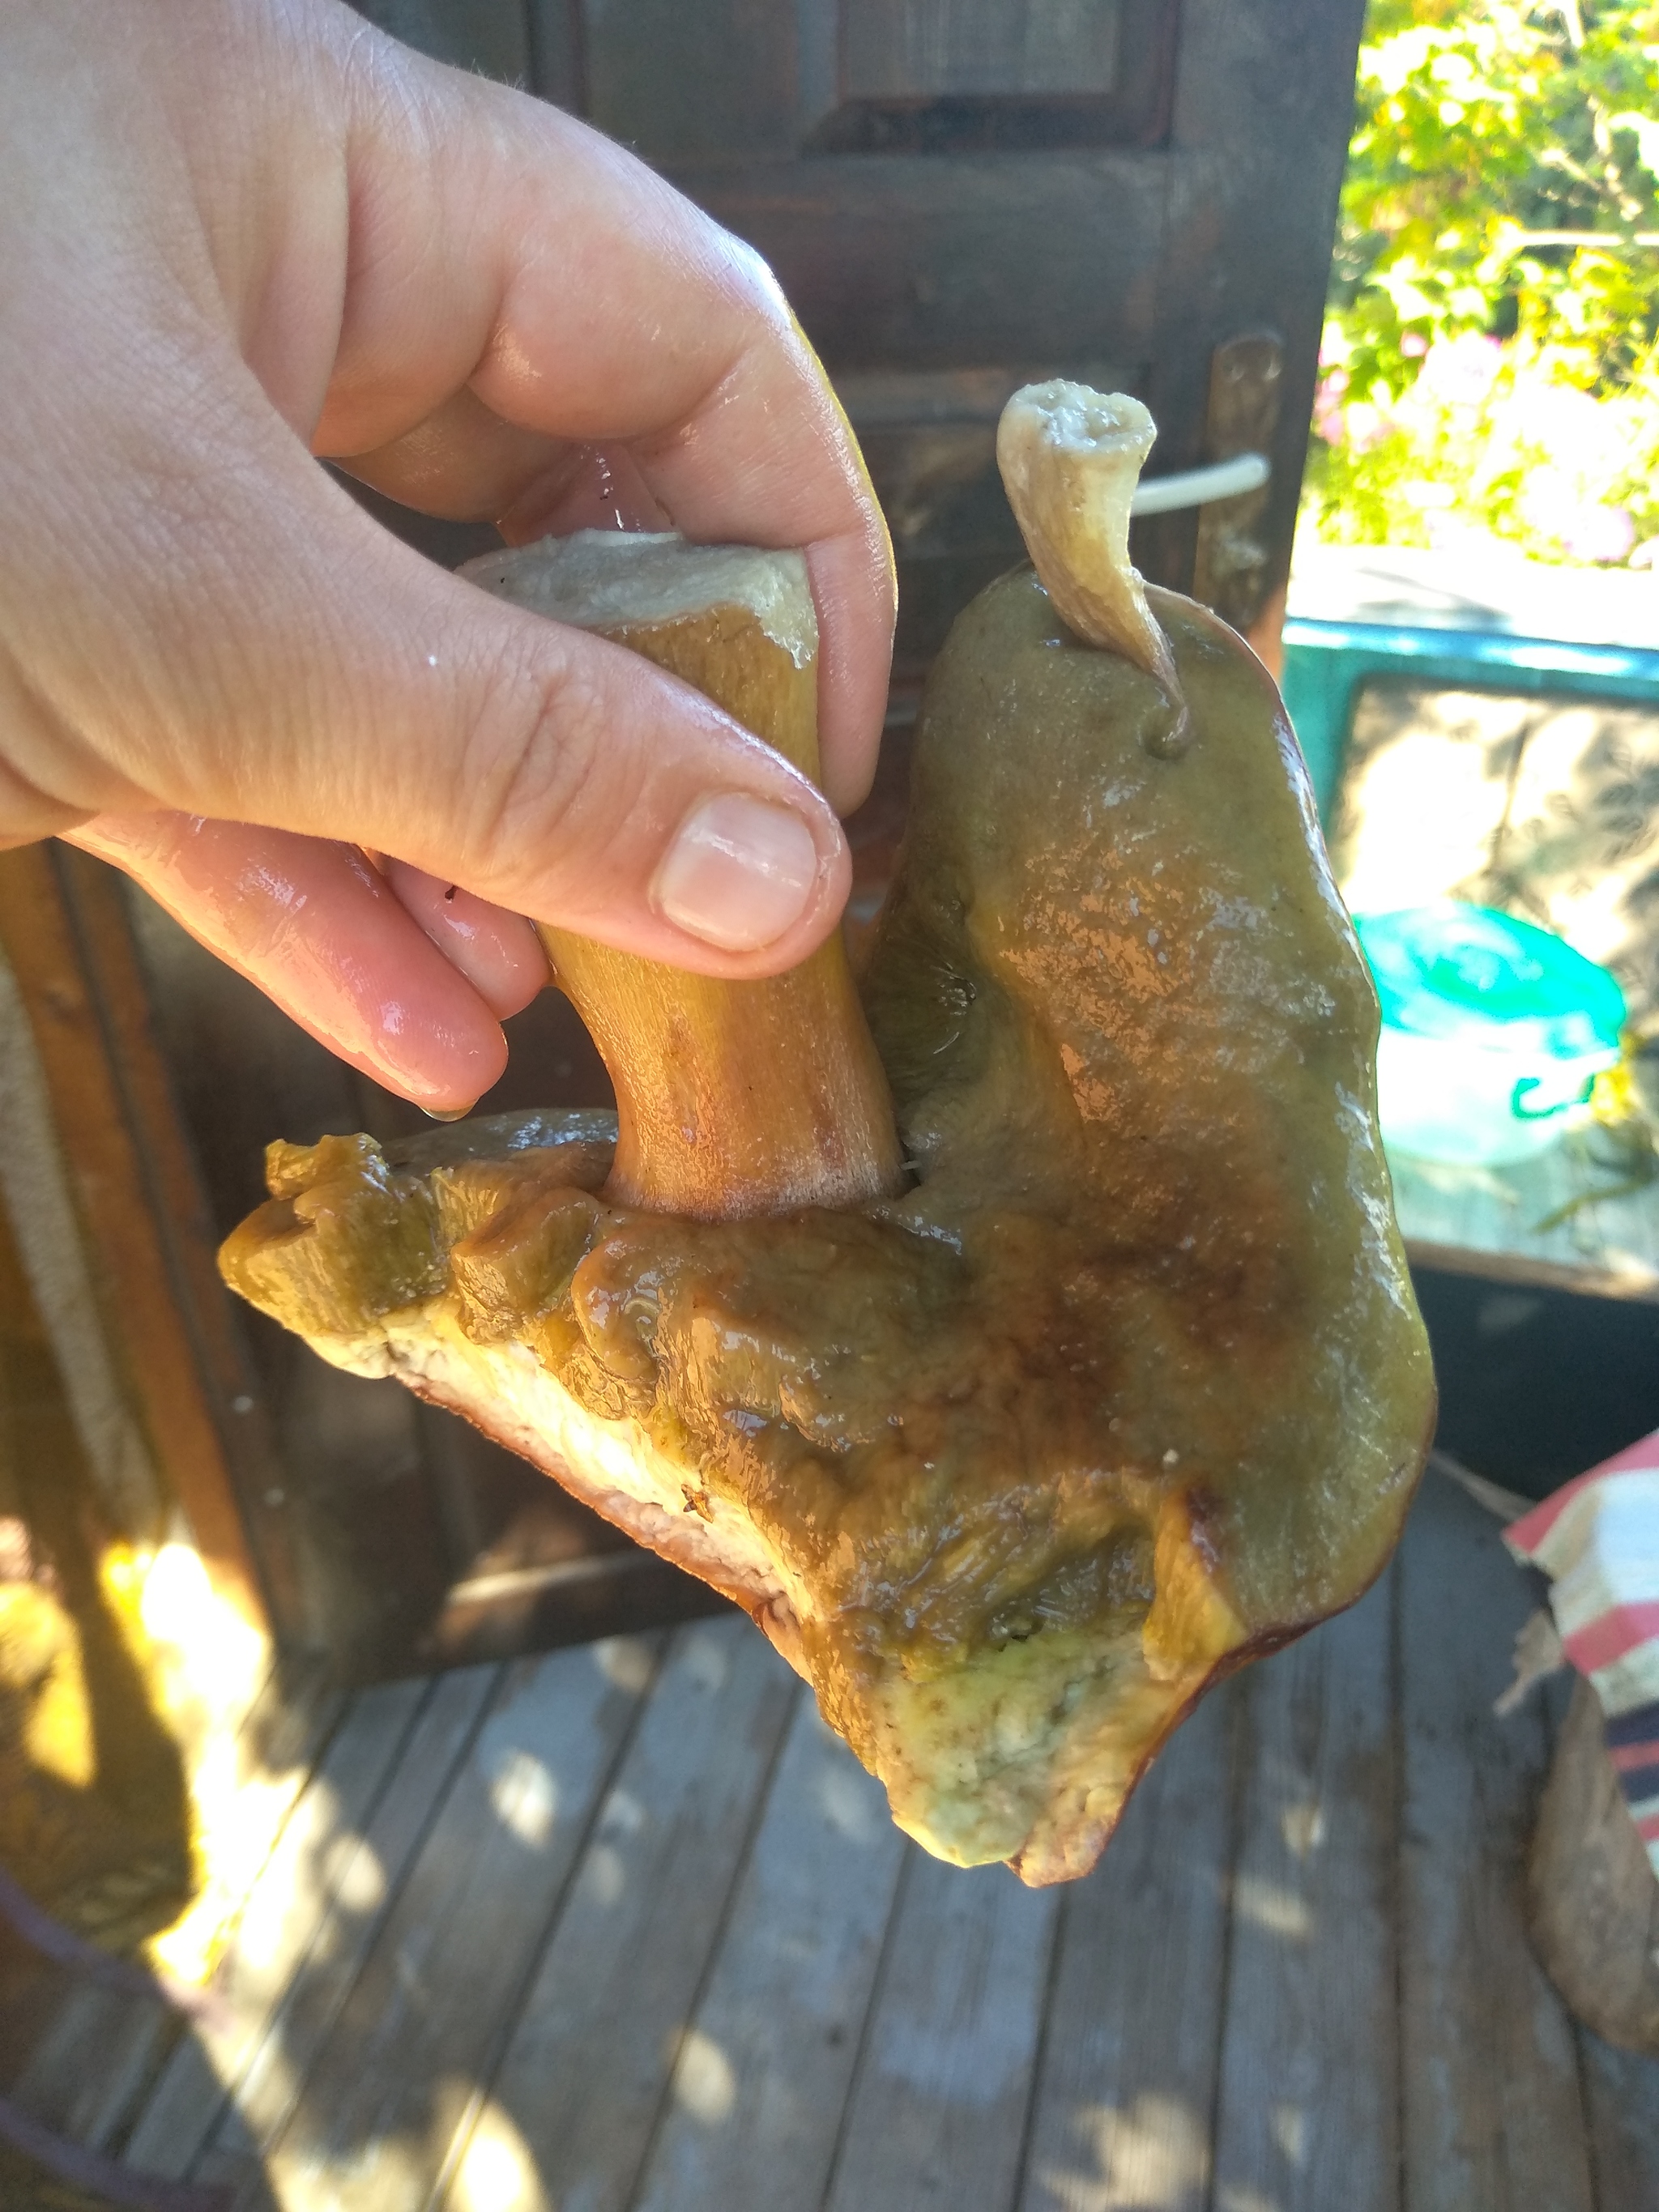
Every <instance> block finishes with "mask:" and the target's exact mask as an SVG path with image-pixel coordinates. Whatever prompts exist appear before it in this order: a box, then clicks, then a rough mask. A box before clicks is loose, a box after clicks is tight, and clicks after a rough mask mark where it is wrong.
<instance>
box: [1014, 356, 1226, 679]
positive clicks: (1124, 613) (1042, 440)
mask: <svg viewBox="0 0 1659 2212" xmlns="http://www.w3.org/2000/svg"><path fill="white" fill-rule="evenodd" d="M1157 435H1158V426H1157V425H1156V424H1155V423H1154V422H1153V421H1152V416H1150V415H1149V414H1148V413H1147V411H1146V409H1145V408H1144V407H1143V406H1142V405H1141V404H1140V402H1139V400H1138V399H1131V398H1128V396H1127V394H1126V393H1124V392H1093V391H1091V389H1090V388H1089V386H1087V385H1086V384H1067V383H1066V382H1064V381H1063V380H1060V379H1059V378H1056V379H1055V380H1054V381H1053V382H1051V383H1048V384H1028V385H1025V386H1023V388H1022V389H1021V390H1019V391H1018V392H1015V394H1014V396H1013V398H1012V399H1011V400H1010V401H1009V402H1008V404H1007V406H1006V408H1005V409H1004V410H1003V413H1002V420H1001V422H1000V423H999V425H998V426H997V465H998V466H999V468H1000V470H1001V471H1002V481H1003V484H1004V486H1005V488H1006V491H1007V494H1008V503H1009V505H1010V506H1011V507H1012V508H1013V510H1014V519H1015V520H1016V521H1017V522H1018V525H1019V527H1020V533H1021V535H1022V536H1023V537H1024V540H1025V545H1026V550H1027V551H1028V552H1029V553H1030V556H1031V565H1032V566H1033V568H1036V572H1037V574H1038V576H1039V578H1040V579H1041V580H1042V586H1043V589H1044V590H1045V591H1046V592H1048V596H1049V598H1050V599H1052V600H1053V601H1054V605H1055V606H1056V607H1057V608H1058V609H1059V610H1060V617H1061V619H1062V620H1063V621H1064V622H1065V623H1066V627H1067V628H1068V629H1073V630H1075V631H1076V633H1077V635H1079V637H1080V638H1082V639H1083V640H1084V641H1085V643H1086V644H1089V645H1094V646H1099V647H1103V649H1104V650H1105V651H1107V652H1109V653H1121V655H1122V656H1123V658H1124V659H1126V660H1128V661H1133V664H1134V665H1135V666H1136V667H1137V668H1140V669H1144V670H1145V671H1146V674H1147V675H1148V676H1150V677H1152V678H1154V679H1155V680H1156V681H1157V682H1158V683H1159V684H1162V685H1163V687H1164V690H1165V692H1166V693H1167V694H1168V695H1169V697H1170V702H1171V704H1172V705H1175V706H1176V707H1177V708H1179V707H1181V706H1182V705H1183V703H1184V702H1182V693H1181V681H1180V678H1178V677H1177V676H1176V665H1175V660H1174V659H1173V657H1172V655H1171V653H1170V641H1169V640H1168V639H1167V638H1166V637H1165V636H1164V632H1163V631H1162V630H1161V629H1159V628H1158V623H1157V621H1156V620H1155V618H1154V617H1153V614H1152V609H1151V608H1150V607H1149V606H1148V605H1147V604H1146V591H1145V588H1144V587H1143V586H1142V584H1141V580H1140V574H1139V570H1138V569H1136V568H1133V566H1132V565H1131V563H1130V560H1129V502H1130V501H1132V500H1133V497H1134V492H1135V484H1136V483H1137V481H1138V480H1139V476H1140V471H1141V465H1142V464H1143V463H1144V462H1145V460H1146V456H1147V454H1148V453H1150V452H1151V451H1152V441H1153V439H1154V438H1156V437H1157Z"/></svg>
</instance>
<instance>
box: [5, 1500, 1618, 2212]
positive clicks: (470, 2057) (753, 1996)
mask: <svg viewBox="0 0 1659 2212" xmlns="http://www.w3.org/2000/svg"><path fill="white" fill-rule="evenodd" d="M1496 1531H1497V1524H1496V1522H1493V1521H1492V1520H1490V1519H1489V1518H1488V1517H1487V1516H1486V1515H1485V1514H1483V1513H1482V1512H1481V1510H1480V1509H1479V1508H1477V1507H1476V1506H1475V1505H1474V1504H1472V1503H1471V1502H1470V1501H1469V1500H1468V1498H1465V1497H1464V1496H1463V1495H1462V1493H1461V1492H1457V1491H1455V1489H1453V1488H1452V1486H1450V1485H1449V1484H1448V1483H1446V1482H1445V1481H1443V1480H1439V1479H1437V1478H1431V1487H1430V1488H1429V1489H1428V1490H1427V1491H1426V1492H1425V1497H1424V1499H1423V1501H1422V1504H1421V1505H1420V1507H1419V1510H1418V1513H1417V1515H1416V1516H1414V1519H1413V1525H1412V1528H1411V1530H1410V1532H1409V1534H1408V1537H1407V1547H1406V1551H1405V1554H1404V1556H1403V1559H1402V1562H1401V1565H1399V1566H1397V1567H1396V1568H1395V1569H1392V1570H1390V1571H1389V1574H1388V1575H1387V1576H1386V1577H1384V1579H1383V1582H1382V1583H1380V1584H1379V1585H1378V1587H1377V1588H1376V1589H1375V1590H1374V1591H1373V1592H1372V1593H1371V1594H1370V1595H1369V1596H1368V1597H1367V1598H1365V1599H1364V1601H1362V1603H1361V1604H1360V1605H1359V1606H1358V1607H1355V1608H1354V1610H1353V1611H1352V1613H1348V1614H1346V1615H1345V1616H1343V1617H1342V1619H1341V1620H1339V1621H1337V1622H1335V1623H1333V1624H1331V1625H1329V1626H1327V1627H1326V1628H1325V1629H1322V1630H1321V1631H1318V1632H1316V1633H1315V1634H1314V1635H1313V1636H1310V1637H1309V1638H1304V1640H1303V1641H1302V1642H1301V1643H1300V1644H1297V1645H1295V1646H1292V1647H1291V1649H1290V1650H1287V1651H1285V1652H1284V1653H1282V1654H1280V1655H1279V1656H1278V1657H1276V1658H1274V1659H1272V1660H1270V1661H1267V1662H1264V1663H1262V1664H1261V1665H1259V1666H1257V1667H1255V1668H1251V1669H1249V1670H1248V1671H1247V1672H1246V1673H1245V1674H1243V1675H1242V1676H1239V1677H1237V1678H1236V1679H1235V1680H1233V1681H1231V1682H1230V1683H1228V1684H1227V1685H1225V1686H1224V1687H1223V1688H1222V1689H1221V1690H1219V1691H1218V1692H1216V1693H1215V1694H1214V1695H1213V1696H1212V1697H1211V1698H1210V1699H1207V1700H1206V1702H1205V1704H1204V1705H1202V1706H1201V1707H1200V1710H1199V1711H1198V1712H1197V1714H1196V1715H1195V1716H1194V1717H1193V1719H1192V1720H1190V1721H1189V1722H1188V1723H1187V1725H1186V1726H1185V1727H1184V1728H1183V1729H1182V1731H1181V1732H1180V1734H1179V1735H1178V1736H1177V1737H1176V1740H1175V1741H1174V1743H1173V1744H1172V1746H1171V1747H1170V1750H1169V1751H1168V1752H1167V1753H1165V1755H1164V1758H1163V1759H1161V1760H1160V1761H1159V1762H1158V1765H1157V1766H1156V1767H1155V1768H1154V1769H1153V1771H1152V1774H1151V1776H1150V1777H1149V1778H1148V1779H1147V1781H1146V1784H1144V1785H1143V1787H1142V1789H1141V1790H1140V1791H1139V1793H1138V1795H1137V1796H1136V1797H1135V1798H1134V1799H1133V1802H1132V1803H1131V1805H1130V1808H1129V1810H1128V1813H1127V1815H1126V1817H1125V1820H1124V1822H1123V1825H1122V1828H1121V1832H1120V1833H1119V1835H1118V1837H1117V1838H1116V1839H1115V1842H1114V1843H1113V1844H1112V1846H1111V1848H1110V1849H1109V1851H1108V1853H1107V1856H1106V1858H1105V1860H1104V1861H1103V1864H1102V1865H1101V1867H1100V1868H1099V1869H1097V1871H1096V1873H1095V1874H1093V1875H1091V1876H1090V1877H1089V1878H1088V1879H1087V1880H1086V1881H1082V1882H1079V1883H1076V1884H1073V1885H1071V1886H1069V1887H1062V1888H1058V1889H1051V1890H1046V1891H1030V1890H1027V1889H1024V1888H1023V1887H1021V1886H1020V1885H1019V1884H1018V1882H1016V1881H1014V1880H1013V1879H1012V1877H1011V1876H1009V1875H1007V1874H1006V1872H1005V1871H1004V1870H1003V1869H1000V1868H981V1869H975V1870H974V1871H972V1872H969V1873H963V1872H961V1871H958V1870H957V1869H952V1868H950V1867H946V1866H944V1865H941V1864H940V1863H938V1862H936V1861H933V1860H931V1859H928V1858H927V1857H925V1856H924V1855H923V1854H922V1853H921V1852H920V1851H919V1850H917V1849H916V1848H915V1846H914V1845H913V1844H909V1843H908V1842H906V1841H905V1839H904V1838H902V1837H901V1836H900V1835H899V1834H898V1833H897V1832H896V1830H895V1829H894V1828H893V1826H892V1825H891V1823H890V1820H888V1818H887V1816H886V1811H885V1808H884V1803H883V1800H882V1796H881V1792H880V1790H879V1789H878V1787H877V1785H876V1784H874V1783H873V1782H872V1780H871V1778H869V1777H868V1776H867V1775H866V1774H865V1773H864V1772H863V1771H862V1770H861V1769H860V1767H859V1766H858V1765H856V1764H855V1762H854V1760H853V1759H852V1758H851V1756H850V1754H849V1753H848V1752H847V1750H846V1748H845V1747H844V1746H842V1744H841V1743H840V1742H839V1741H837V1740H836V1738H835V1737H833V1736H832V1735H829V1732H828V1731H827V1730H826V1729H825V1728H824V1727H823V1723H822V1722H821V1721H820V1720H819V1718H818V1717H817V1711H816V1710H815V1708H814V1706H813V1705H812V1703H811V1699H810V1698H809V1697H808V1696H807V1695H806V1694H805V1692H804V1691H803V1690H802V1689H801V1687H800V1686H799V1683H798V1682H797V1681H796V1680H795V1678H794V1677H793V1675H792V1674H790V1673H789V1671H788V1669H787V1668H785V1667H784V1666H783V1665H782V1663H781V1662H780V1661H779V1660H778V1659H777V1657H776V1656H775V1654H774V1653H773V1652H772V1651H771V1650H770V1649H769V1646H768V1645H767V1644H765V1642H764V1641H763V1638H760V1637H759V1636H757V1634H756V1633H755V1632H754V1631H753V1630H752V1629H751V1628H750V1626H749V1624H748V1623H747V1622H746V1621H744V1620H740V1619H737V1618H732V1617H728V1618H726V1619H721V1620H707V1621H702V1622H698V1623H696V1624H694V1625H692V1626H688V1627H685V1628H682V1629H679V1630H678V1631H675V1632H671V1633H670V1634H668V1635H666V1636H663V1637H654V1636H653V1637H636V1638H622V1639H617V1640H615V1641H613V1642H611V1643H608V1644H599V1645H594V1646H591V1647H588V1648H586V1649H579V1650H567V1651H562V1652H557V1653H554V1654H552V1655H550V1656H547V1657H544V1658H540V1659H532V1660H525V1661H520V1662H515V1663H513V1664H512V1665H509V1666H507V1667H499V1668H497V1667H490V1668H471V1669H466V1670H462V1671H460V1672H458V1673H453V1674H447V1675H444V1676H441V1677H438V1678H436V1679H435V1680H430V1681H410V1682H394V1683H389V1684H386V1685H383V1686H379V1687H377V1688H374V1689H370V1690H366V1691H363V1692H359V1693H357V1694H356V1696H354V1697H352V1698H350V1699H341V1698H340V1697H339V1696H338V1695H337V1694H331V1693H329V1692H325V1691H323V1690H320V1689H313V1691H312V1692H310V1693H309V1695H308V1696H306V1695H302V1696H301V1697H300V1698H299V1699H298V1700H297V1701H296V1702H295V1703H294V1704H293V1705H290V1706H289V1707H288V1708H285V1709H284V1710H283V1711H282V1713H281V1714H280V1716H279V1715H278V1714H277V1713H276V1711H274V1710H272V1711H267V1712H266V1713H265V1715H264V1719H263V1721H260V1720H258V1717H257V1716H256V1720H255V1722H254V1723H251V1725H255V1726H258V1727H259V1728H262V1729H264V1735H265V1741H268V1743H269V1744H270V1747H271V1749H272V1754H273V1763H272V1765H271V1769H270V1777H269V1778H267V1780H266V1782H265V1784H264V1785H263V1787H264V1792H265V1794H264V1795H263V1796H260V1795H258V1794H257V1793H256V1794H255V1796H253V1797H252V1798H251V1799H250V1803H251V1804H258V1805H259V1806H261V1807H262V1808H264V1809H263V1812H262V1813H261V1814H260V1817H261V1819H263V1820H264V1823H265V1829H264V1848H263V1850H262V1852H261V1854H260V1861H259V1864H258V1868H257V1869H256V1871H255V1872H254V1874H253V1875H252V1877H251V1879H250V1881H249V1884H248V1887H247V1890H246V1895H245V1896H244V1898H243V1899H241V1900H240V1915H239V1918H238V1922H237V1928H236V1934H235V1937H234V1942H233V1943H232V1944H231V1946H230V1948H229V1949H228V1953H227V1954H226V1956H225V1958H224V1960H223V1961H222V1965H221V1967H220V1970H219V1973H218V1976H217V1978H216V1984H215V1991H216V2000H217V2002H216V2009H215V2011H214V2012H213V2013H212V2014H211V2015H210V2016H209V2017H207V2018H205V2019H204V2020H202V2021H197V2022H195V2023H193V2024H192V2025H191V2027H189V2028H188V2029H187V2030H185V2031H184V2032H183V2033H180V2031H179V2027H178V2023H177V2022H176V2021H175V2020H173V2018H171V2017H170V2016H168V2015H166V2014H165V2013H164V2012H163V2011H162V2010H161V2008H159V2007H158V2008H155V2010H154V2011H153V2012H151V2013H149V2014H148V2015H145V2014H143V2008H142V2007H139V2008H137V2009H136V2010H135V2008H134V2006H133V2004H132V2002H131V2000H121V2001H120V2002H117V2001H115V2000H114V1999H112V1998H111V1997H110V1996H108V1995H107V1994H104V1995H102V1996H99V1997H98V1998H97V1999H96V2000H95V2001H94V2000H93V1999H91V1998H89V1997H88V1993H87V1992H85V1991H77V1992H74V1993H72V1994H71V1995H70V1996H67V1997H66V1998H65V1999H64V2003H63V2006H62V2008H61V2010H60V2013H59V2015H58V2018H57V2019H56V2020H55V2021H51V2022H48V2023H47V2024H46V2027H45V2029H44V2032H43V2033H41V2034H40V2036H39V2037H38V2039H37V2042H36V2047H35V2050H34V2053H33V2059H32V2061H31V2062H30V2063H29V2065H28V2066H27V2067H26V2068H25V2069H24V2072H23V2075H22V2076H21V2079H20V2080H19V2081H16V2082H15V2083H14V2084H13V2092H14V2093H15V2095H16V2096H17V2097H18V2098H19V2100H20V2101H24V2102H26V2103H27V2105H28V2106H29V2108H30V2109H32V2110H34V2111H37V2112H40V2113H41V2114H42V2116H43V2117H46V2118H50V2120H51V2121H52V2124H54V2125H58V2126H61V2127H64V2128H65V2129H66V2130H68V2131H70V2132H71V2133H74V2134H76V2135H77V2136H79V2137H80V2138H81V2139H82V2140H83V2141H86V2142H96V2143H98V2144H99V2145H100V2146H101V2147H102V2148H104V2149H105V2150H106V2151H108V2152H113V2153H116V2154H119V2155H121V2156H123V2157H125V2160H127V2162H128V2164H129V2165H130V2166H131V2167H132V2168H134V2169H135V2170H143V2171H145V2172H149V2173H150V2174H152V2175H170V2176H173V2177H175V2178H177V2179H181V2180H195V2181H199V2182H207V2183H215V2182H216V2183H218V2184H220V2185H223V2186H225V2187H226V2188H228V2191H230V2201H231V2203H232V2205H233V2206H234V2212H889V2208H892V2212H927V2208H930V2207H938V2208H939V2212H1334V2208H1336V2207H1340V2209H1341V2212H1402V2208H1403V2212H1539V2208H1541V2207H1543V2206H1546V2205H1547V2206H1548V2207H1549V2208H1550V2212H1634V2209H1635V2207H1636V2206H1638V2204H1645V2203H1648V2202H1650V2201H1651V2202H1659V2066H1655V2065H1653V2064H1651V2063H1646V2062H1642V2061H1638V2060H1633V2059H1626V2058H1624V2057H1620V2056H1619V2055H1618V2054H1615V2053H1613V2052H1611V2051H1607V2048H1606V2047H1605V2046H1603V2045H1599V2044H1597V2043H1596V2042H1595V2040H1594V2039H1592V2038H1589V2037H1588V2036H1584V2035H1582V2034H1580V2033H1578V2032H1577V2031H1576V2030H1575V2029H1574V2028H1573V2027H1572V2026H1571V2023H1570V2022H1569V2021H1567V2020H1566V2019H1565V2017H1564V2015H1562V2013H1561V2011H1560V2008H1559V2005H1558V2003H1557V2002H1556V2000H1555V1998H1554V1997H1553V1994H1552V1993H1551V1991H1550V1990H1549V1988H1548V1986H1547V1984H1546V1983H1545V1981H1544V1980H1543V1978H1542V1976H1541V1973H1540V1972H1539V1971H1538V1969H1537V1967H1536V1966H1535V1965H1534V1962H1533V1960H1532V1958H1531V1955H1530V1954H1529V1953H1528V1950H1527V1948H1526V1946H1525V1943H1524V1940H1523V1938H1522V1933H1521V1924H1520V1917H1519V1913H1520V1906H1519V1867H1520V1860H1521V1854H1522V1849H1523V1847H1524V1844H1525V1839H1526V1835H1527V1832H1528V1824H1529V1821H1530V1818H1531V1808H1532V1804H1533V1801H1534V1794H1535V1790H1536V1787H1537V1784H1538V1780H1539V1778H1540V1775H1541V1771H1542V1768H1543V1765H1544V1762H1545V1760H1546V1758H1547V1750H1548V1745H1549V1741H1550V1734H1551V1730H1550V1726H1549V1717H1548V1715H1547V1713H1546V1711H1544V1710H1543V1707H1542V1705H1541V1703H1540V1702H1538V1701H1534V1703H1533V1704H1532V1705H1528V1707H1526V1708H1523V1709H1522V1711H1520V1712H1518V1713H1516V1715H1514V1716H1513V1717H1511V1718H1510V1719H1509V1720H1506V1721H1498V1719H1496V1718H1495V1717H1494V1716H1493V1715H1492V1710H1491V1708H1492V1700H1493V1699H1494V1698H1495V1697H1496V1696H1497V1694H1498V1691H1499V1690H1500V1689H1501V1688H1502V1686H1503V1685H1504V1680H1506V1679H1507V1674H1508V1667H1509V1642H1510V1637H1511V1636H1512V1633H1513V1631H1514V1629H1515V1627H1516V1626H1518V1625H1519V1622H1520V1620H1522V1618H1523V1617H1524V1615H1525V1613H1526V1612H1527V1610H1528V1606H1529V1604H1530V1596H1529V1593H1528V1590H1527V1588H1526V1585H1525V1583H1524V1582H1523V1580H1522V1577H1520V1576H1519V1575H1518V1574H1517V1573H1516V1571H1515V1570H1514V1568H1513V1567H1512V1566H1510V1565H1509V1563H1508V1562H1507V1560H1506V1559H1505V1558H1504V1555H1503V1554H1502V1553H1501V1550H1500V1548H1499V1547H1498V1541H1497V1533H1496ZM279 1723H280V1724H279ZM284 1792H285V1793H286V1796H285V1798H284V1796H283V1793H284ZM272 1793H275V1794H274V1795H273V1794H272ZM249 1833H250V1835H251V1834H252V1830H250V1831H249ZM141 2015H142V2016H141Z"/></svg>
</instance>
